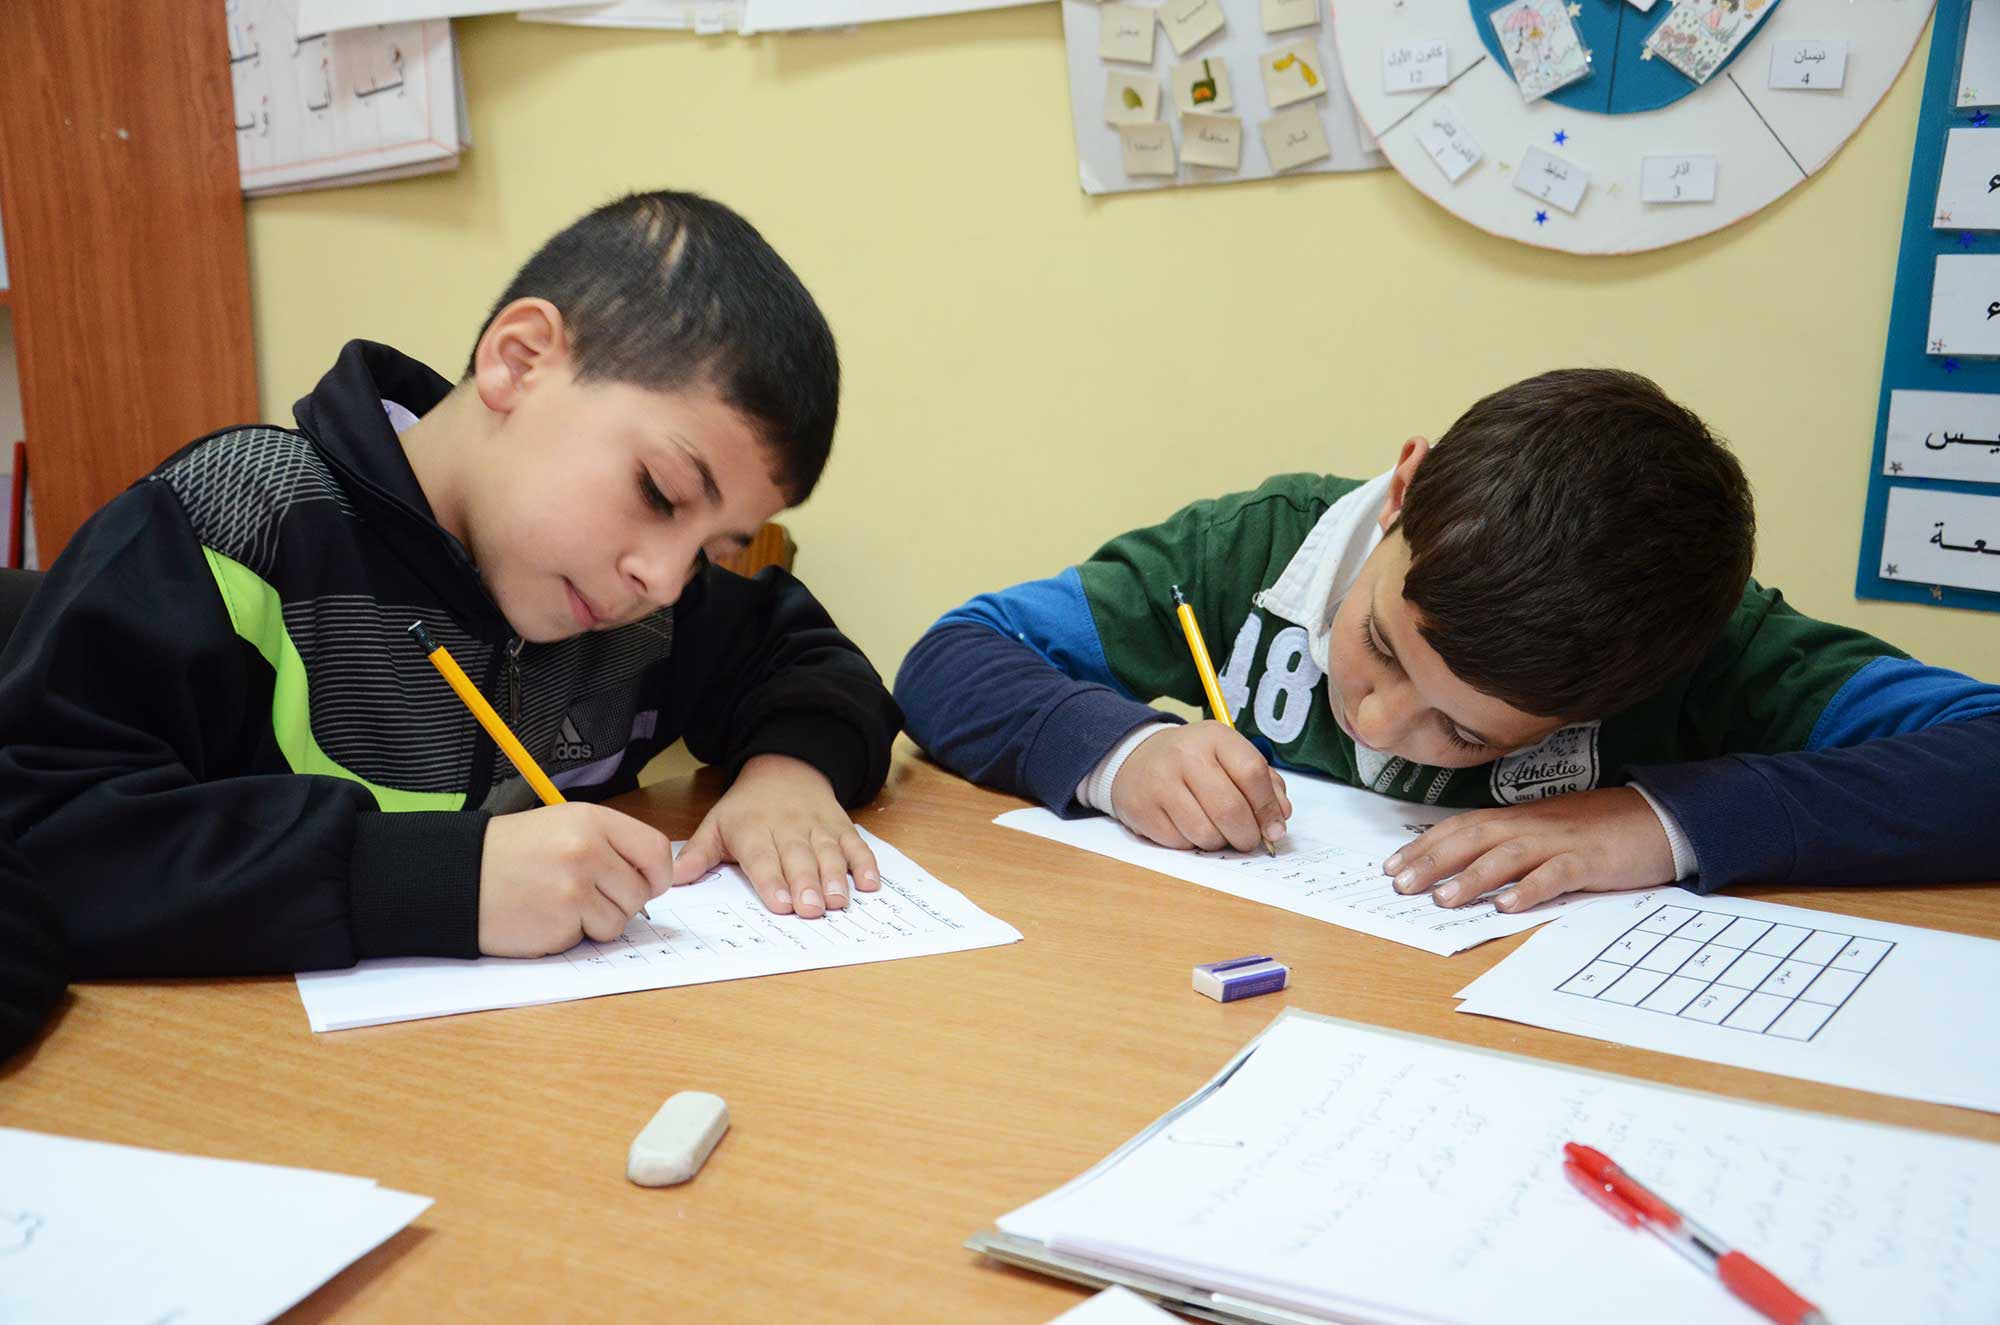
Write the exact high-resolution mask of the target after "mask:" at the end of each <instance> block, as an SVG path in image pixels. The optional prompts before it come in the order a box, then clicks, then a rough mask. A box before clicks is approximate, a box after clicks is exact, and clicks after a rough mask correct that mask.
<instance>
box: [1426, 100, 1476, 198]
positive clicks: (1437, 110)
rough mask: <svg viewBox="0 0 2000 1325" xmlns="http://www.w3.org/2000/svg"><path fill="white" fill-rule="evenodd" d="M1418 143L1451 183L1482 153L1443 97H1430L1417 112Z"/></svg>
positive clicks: (1461, 175)
mask: <svg viewBox="0 0 2000 1325" xmlns="http://www.w3.org/2000/svg"><path fill="white" fill-rule="evenodd" d="M1417 143H1418V145H1419V146H1421V147H1422V148H1423V149H1424V151H1426V152H1428V153H1429V154H1430V158H1431V160H1433V161H1435V162H1437V164H1438V169H1439V170H1442V171H1443V172H1444V177H1445V178H1446V179H1448V180H1450V181H1451V182H1452V183H1454V184H1456V183H1458V181H1459V180H1461V179H1463V178H1464V177H1465V172H1466V171H1468V170H1470V169H1472V168H1473V167H1474V166H1476V165H1478V164H1479V160H1480V158H1481V157H1482V156H1484V155H1485V153H1484V152H1482V151H1480V150H1479V143H1478V141H1477V140H1476V139H1474V138H1473V136H1472V133H1471V131H1470V130H1468V129H1467V128H1466V127H1465V126H1464V125H1463V124H1461V123H1459V119H1458V116H1457V115H1456V114H1455V113H1453V111H1452V108H1451V106H1450V104H1449V103H1448V102H1446V101H1445V99H1444V98H1443V97H1433V98H1432V99H1431V100H1429V101H1427V102H1425V103H1424V106H1423V108H1422V109H1421V110H1419V111H1418V112H1417Z"/></svg>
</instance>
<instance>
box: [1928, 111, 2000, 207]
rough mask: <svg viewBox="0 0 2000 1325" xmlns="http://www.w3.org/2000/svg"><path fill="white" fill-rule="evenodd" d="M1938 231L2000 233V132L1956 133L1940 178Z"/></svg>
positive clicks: (1947, 142) (1947, 146)
mask: <svg viewBox="0 0 2000 1325" xmlns="http://www.w3.org/2000/svg"><path fill="white" fill-rule="evenodd" d="M1931 225H1932V226H1933V227H1934V228H1935V229H1938V230H2000V129H1953V130H1952V131H1951V132H1950V133H1948V134H1946V135H1945V143H1944V170H1943V171H1942V172H1940V173H1939V175H1938V196H1937V210H1936V212H1935V213H1934V214H1933V215H1932V217H1931Z"/></svg>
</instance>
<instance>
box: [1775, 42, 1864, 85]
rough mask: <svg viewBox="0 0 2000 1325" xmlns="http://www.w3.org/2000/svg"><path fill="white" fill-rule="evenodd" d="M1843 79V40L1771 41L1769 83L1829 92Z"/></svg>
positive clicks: (1844, 56) (1845, 55)
mask: <svg viewBox="0 0 2000 1325" xmlns="http://www.w3.org/2000/svg"><path fill="white" fill-rule="evenodd" d="M1846 81H1847V43H1846V42H1844V41H1777V40H1774V41H1772V43H1771V86H1772V87H1775V88H1798V89H1802V90H1804V91H1808V92H1811V91H1829V92H1831V91H1837V90H1839V88H1840V85H1841V84H1842V83H1844V82H1846Z"/></svg>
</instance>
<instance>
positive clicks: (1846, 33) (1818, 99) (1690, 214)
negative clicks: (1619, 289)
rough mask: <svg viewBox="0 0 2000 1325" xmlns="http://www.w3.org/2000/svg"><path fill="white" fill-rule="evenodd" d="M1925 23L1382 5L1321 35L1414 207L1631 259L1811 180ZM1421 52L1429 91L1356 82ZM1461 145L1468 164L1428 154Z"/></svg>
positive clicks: (1734, 4) (1637, 5)
mask: <svg viewBox="0 0 2000 1325" xmlns="http://www.w3.org/2000/svg"><path fill="white" fill-rule="evenodd" d="M1930 12H1931V0H1864V2H1863V3H1853V2H1852V0H1644V2H1643V3H1642V2H1641V0H1506V2H1505V3H1501V0H1394V3H1386V2H1385V3H1360V4H1354V3H1350V4H1342V5H1340V6H1338V8H1337V10H1336V17H1335V27H1336V29H1337V33H1336V35H1337V36H1338V39H1339V40H1338V46H1337V50H1338V51H1339V54H1340V59H1341V67H1342V69H1343V70H1344V71H1345V73H1346V82H1347V85H1348V87H1349V88H1350V89H1351V90H1352V93H1353V98H1354V107H1355V110H1356V112H1357V113H1358V114H1359V116H1360V118H1361V121H1362V126H1363V129H1364V131H1365V132H1366V133H1367V134H1370V135H1372V136H1373V137H1374V139H1375V140H1376V141H1377V142H1378V143H1379V144H1380V146H1381V149H1382V151H1383V153H1384V154H1385V156H1386V158H1387V160H1388V162H1389V164H1391V165H1392V166H1394V167H1395V168H1396V169H1397V170H1398V171H1400V172H1401V173H1402V175H1403V177H1404V178H1405V179H1407V180H1408V181H1409V182H1410V183H1412V184H1414V185H1415V186H1416V187H1417V189H1418V190H1419V191H1421V192H1422V193H1424V194H1425V195H1427V196H1429V197H1430V198H1432V199H1433V200H1434V201H1436V202H1437V203H1439V204H1440V205H1442V206H1444V207H1445V208H1447V209H1448V210H1450V211H1452V212H1454V213H1455V214H1457V215H1458V216H1460V217H1462V218H1464V219H1465V220H1467V221H1469V222H1471V223H1472V224H1473V225H1476V226H1478V227H1479V228H1480V229H1482V230H1486V231H1489V232H1491V233H1493V234H1496V235H1500V236H1502V237H1504V238H1509V239H1517V240H1519V241H1521V242H1522V243H1526V244H1534V245H1536V246H1538V247H1542V248H1552V249H1560V250H1564V251H1567V252H1571V253H1629V252H1636V251H1640V250H1644V249H1652V248H1660V247H1664V246H1665V245H1668V244H1674V243H1679V242H1680V241H1682V240H1685V239H1692V238H1694V237H1695V236H1697V235H1703V234H1707V233H1709V232H1710V231H1713V230H1719V229H1721V228H1722V227H1723V226H1725V225H1728V224H1730V223H1731V222H1733V221H1737V220H1741V219H1742V218H1743V217H1745V216H1748V215H1750V214H1751V213H1753V212H1755V211H1757V210H1758V209H1759V208H1761V207H1764V206H1766V205H1768V204H1769V203H1771V202H1773V201H1775V200H1776V199H1777V198H1779V197H1781V196H1783V195H1784V194H1785V193H1786V192H1787V191H1789V190H1791V189H1792V188H1794V187H1796V186H1797V185H1799V184H1801V183H1803V182H1804V181H1805V180H1806V179H1808V178H1809V177H1810V176H1812V175H1813V174H1814V173H1815V172H1817V171H1818V170H1819V169H1820V168H1821V167H1822V166H1824V165H1825V164H1826V163H1827V162H1828V161H1829V160H1831V159H1832V157H1833V154H1834V153H1835V152H1836V151H1838V150H1839V149H1840V146H1841V144H1842V143H1844V142H1846V141H1847V139H1848V137H1849V135H1851V134H1852V133H1853V132H1854V131H1855V129H1857V128H1858V127H1859V126H1860V124H1861V122H1862V120H1864V119H1865V118H1867V116H1868V112H1869V111H1871V110H1873V109H1874V108H1875V105H1876V103H1877V102H1879V101H1880V100H1881V99H1882V97H1883V95H1884V94H1885V93H1886V92H1887V91H1888V90H1889V86H1890V84H1892V83H1893V82H1894V81H1895V79H1896V75H1897V73H1898V72H1899V71H1900V70H1901V69H1902V67H1903V64H1904V62H1905V61H1906V60H1907V59H1908V58H1909V55H1910V52H1911V51H1912V50H1913V49H1914V48H1915V46H1916V42H1917V38H1918V37H1919V36H1920V35H1921V34H1922V32H1923V27H1924V21H1925V20H1926V19H1927V18H1928V17H1929V15H1930ZM1419 42H1421V43H1435V44H1439V45H1442V46H1443V47H1444V49H1445V51H1446V53H1447V58H1446V69H1445V78H1444V82H1443V84H1442V86H1426V87H1423V88H1420V89H1411V88H1408V87H1398V86H1391V85H1385V84H1384V83H1383V82H1382V80H1380V79H1379V78H1370V77H1369V76H1368V75H1369V73H1370V71H1372V70H1374V69H1376V68H1377V67H1379V65H1380V63H1381V62H1382V61H1383V60H1384V59H1385V58H1387V57H1388V54H1389V53H1391V52H1395V51H1399V50H1404V49H1407V48H1408V47H1409V46H1410V45H1411V44H1412V43H1419ZM1996 53H2000V37H1996ZM1993 83H1994V86H1995V88H1996V89H2000V77H1996V78H1995V79H1994V80H1993ZM1996 98H2000V91H1996ZM1466 135H1469V136H1470V137H1471V138H1472V139H1474V140H1476V142H1477V143H1478V145H1479V147H1480V149H1481V152H1480V155H1482V156H1483V157H1484V158H1485V163H1484V164H1481V163H1474V164H1470V165H1467V164H1465V163H1464V157H1463V154H1462V153H1461V154H1458V155H1445V154H1441V144H1443V143H1447V142H1452V141H1457V140H1459V139H1460V138H1462V137H1464V136H1466ZM1531 154H1538V155H1531ZM1578 181H1583V182H1584V186H1583V187H1582V188H1581V189H1578V188H1576V187H1575V186H1576V184H1577V182H1578ZM1572 195H1573V196H1572Z"/></svg>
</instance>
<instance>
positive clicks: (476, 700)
mask: <svg viewBox="0 0 2000 1325" xmlns="http://www.w3.org/2000/svg"><path fill="white" fill-rule="evenodd" d="M410 638H411V639H413V640H415V641H416V642H417V647H418V648H420V649H422V650H423V651H424V656H425V657H426V658H429V659H430V660H431V665H432V666H433V667H435V668H437V669H438V673H439V674H440V675H441V676H443V677H444V679H445V680H446V681H447V682H448V683H449V684H450V685H451V688H452V689H453V690H456V691H457V692H458V697H459V698H460V699H462V700H464V701H465V706H466V707H467V708H469V709H471V710H472V716H473V717H475V718H477V719H479V725H480V726H482V727H484V728H485V729H486V734H487V735H488V736H491V737H492V738H493V744H495V745H497V746H499V747H500V751H501V753H502V754H504V755H506V756H507V758H508V759H509V760H511V761H512V762H513V765H514V767H515V768H517V769H519V770H520V772H521V776H522V777H524V778H526V779H528V785H529V786H531V787H533V788H534V789H535V794H536V795H537V796H540V797H541V798H542V804H544V805H561V804H563V803H564V801H563V794H562V793H561V792H560V791H557V790H556V784H555V783H553V782H551V781H549V775H548V774H547V773H544V772H542V768H541V765H540V764H537V763H536V762H535V757H534V756H533V755H531V754H529V753H528V748H527V747H526V746H524V745H522V744H521V743H520V741H518V740H516V739H515V738H514V733H513V732H510V731H508V730H507V724H506V723H504V722H502V721H500V715H499V714H498V713H495V712H494V711H493V706H492V705H491V704H489V703H487V702H486V696H484V695H482V694H480V693H479V687H478V686H476V685H474V684H472V678H471V677H469V676H467V675H466V674H465V669H464V668H462V667H460V666H459V665H458V659H456V658H454V657H452V656H451V654H450V652H448V651H447V650H446V649H445V647H444V645H442V644H440V643H438V642H437V641H436V640H434V639H432V638H431V633H430V632H429V631H428V630H425V629H424V623H423V622H421V621H418V622H415V623H413V624H412V625H411V626H410Z"/></svg>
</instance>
